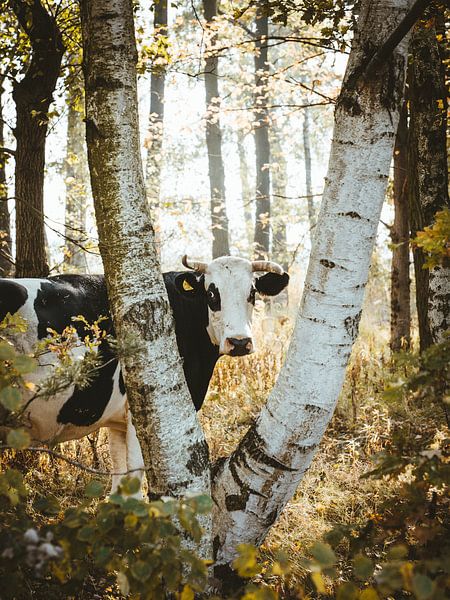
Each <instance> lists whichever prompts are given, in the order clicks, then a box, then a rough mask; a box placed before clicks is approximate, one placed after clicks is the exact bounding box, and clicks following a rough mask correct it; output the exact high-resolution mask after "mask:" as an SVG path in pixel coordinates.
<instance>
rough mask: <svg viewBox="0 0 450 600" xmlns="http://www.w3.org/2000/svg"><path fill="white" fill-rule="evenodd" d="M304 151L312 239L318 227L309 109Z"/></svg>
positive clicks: (305, 128)
mask: <svg viewBox="0 0 450 600" xmlns="http://www.w3.org/2000/svg"><path fill="white" fill-rule="evenodd" d="M303 151H304V153H305V181H306V199H307V202H308V220H309V230H310V237H311V239H312V236H313V232H314V228H315V226H316V211H315V208H314V196H313V190H312V183H311V140H310V137H309V108H307V107H306V108H304V110H303Z"/></svg>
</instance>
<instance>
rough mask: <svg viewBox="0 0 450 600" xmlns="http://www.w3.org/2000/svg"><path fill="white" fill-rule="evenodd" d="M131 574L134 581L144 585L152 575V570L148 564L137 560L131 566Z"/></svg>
mask: <svg viewBox="0 0 450 600" xmlns="http://www.w3.org/2000/svg"><path fill="white" fill-rule="evenodd" d="M130 571H131V574H132V575H133V577H134V578H135V579H137V580H138V581H141V582H142V583H144V582H145V581H147V579H148V578H149V577H150V576H151V574H152V573H153V569H152V566H151V564H150V563H147V562H144V561H143V560H137V561H136V562H135V563H134V564H133V565H131V569H130Z"/></svg>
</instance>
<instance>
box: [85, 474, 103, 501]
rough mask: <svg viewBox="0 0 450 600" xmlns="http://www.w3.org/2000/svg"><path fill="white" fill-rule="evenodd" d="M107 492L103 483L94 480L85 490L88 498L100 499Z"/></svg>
mask: <svg viewBox="0 0 450 600" xmlns="http://www.w3.org/2000/svg"><path fill="white" fill-rule="evenodd" d="M104 492H105V486H104V485H103V483H102V482H101V481H97V480H96V479H93V480H92V481H90V482H89V483H88V484H87V486H86V487H85V488H84V495H85V496H87V497H88V498H100V496H103V494H104Z"/></svg>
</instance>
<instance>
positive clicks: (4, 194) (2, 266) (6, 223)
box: [0, 77, 13, 277]
mask: <svg viewBox="0 0 450 600" xmlns="http://www.w3.org/2000/svg"><path fill="white" fill-rule="evenodd" d="M2 84H3V77H0V148H2V147H3V146H4V145H5V139H4V134H3V132H4V127H3V125H4V123H3V105H2V95H3V91H4V90H3V85H2ZM7 157H8V155H7V154H6V152H2V151H0V277H8V276H9V275H11V273H12V267H13V260H12V257H11V227H10V218H9V210H8V186H7V182H6V160H7Z"/></svg>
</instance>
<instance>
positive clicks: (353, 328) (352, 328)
mask: <svg viewBox="0 0 450 600" xmlns="http://www.w3.org/2000/svg"><path fill="white" fill-rule="evenodd" d="M361 312H362V311H359V313H357V314H356V315H355V316H353V317H347V318H346V319H345V321H344V325H345V330H346V331H347V333H348V335H349V336H350V337H351V339H352V341H355V340H356V338H357V336H358V330H359V322H360V321H361Z"/></svg>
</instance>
